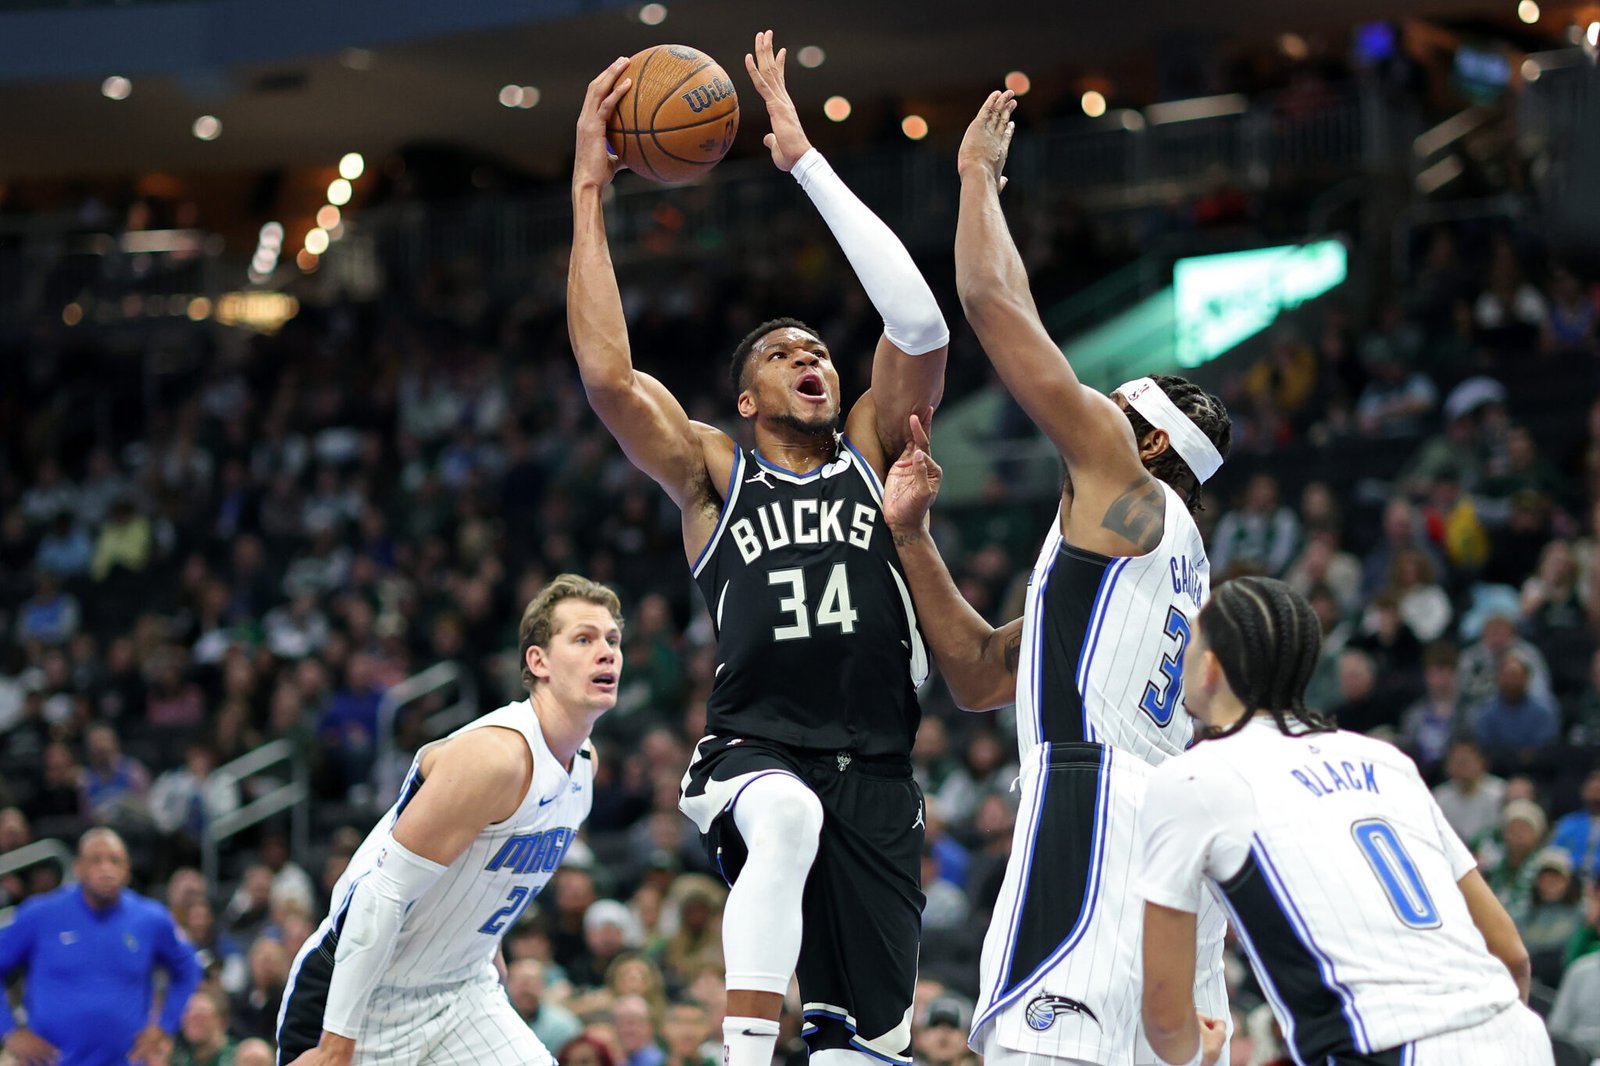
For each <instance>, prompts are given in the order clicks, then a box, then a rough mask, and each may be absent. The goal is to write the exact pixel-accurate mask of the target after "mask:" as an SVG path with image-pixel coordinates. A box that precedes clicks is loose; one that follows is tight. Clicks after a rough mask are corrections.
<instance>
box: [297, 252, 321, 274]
mask: <svg viewBox="0 0 1600 1066" xmlns="http://www.w3.org/2000/svg"><path fill="white" fill-rule="evenodd" d="M294 262H295V266H298V267H299V268H300V269H301V271H302V272H304V273H306V274H310V273H311V272H312V271H314V270H316V269H317V265H318V264H319V263H321V262H322V260H321V259H319V258H317V257H316V256H314V255H312V254H311V253H310V252H308V251H306V250H305V249H304V248H302V249H300V250H299V251H298V252H296V253H295V256H294Z"/></svg>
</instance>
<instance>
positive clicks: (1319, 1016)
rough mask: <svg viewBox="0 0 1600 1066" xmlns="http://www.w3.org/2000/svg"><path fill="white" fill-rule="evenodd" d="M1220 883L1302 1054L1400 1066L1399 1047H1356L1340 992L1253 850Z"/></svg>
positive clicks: (1328, 1060) (1302, 1056)
mask: <svg viewBox="0 0 1600 1066" xmlns="http://www.w3.org/2000/svg"><path fill="white" fill-rule="evenodd" d="M1220 887H1221V889H1222V894H1223V895H1224V896H1226V897H1227V900H1228V906H1229V908H1230V909H1231V910H1232V911H1233V915H1234V918H1235V920H1236V923H1237V924H1238V925H1239V926H1240V927H1241V931H1242V933H1243V934H1244V935H1245V937H1246V938H1247V939H1248V941H1249V946H1250V950H1251V955H1252V956H1253V957H1254V958H1255V959H1256V960H1257V962H1258V963H1259V965H1260V966H1261V968H1262V969H1263V970H1265V971H1266V973H1265V974H1264V975H1258V976H1261V977H1264V978H1265V979H1266V981H1270V982H1271V983H1272V985H1273V987H1274V988H1276V989H1277V993H1278V998H1279V1001H1280V1002H1281V1003H1282V1005H1283V1008H1284V1009H1285V1010H1286V1011H1288V1013H1289V1016H1290V1018H1291V1019H1292V1020H1293V1022H1294V1044H1295V1048H1296V1050H1297V1051H1298V1052H1299V1057H1300V1059H1301V1060H1302V1061H1305V1062H1316V1063H1329V1064H1334V1063H1337V1064H1340V1066H1345V1064H1349V1066H1355V1064H1357V1063H1361V1064H1374V1066H1378V1064H1385V1066H1387V1064H1395V1066H1398V1063H1399V1062H1400V1058H1399V1056H1400V1055H1401V1053H1402V1051H1401V1050H1400V1049H1396V1050H1395V1051H1391V1052H1384V1053H1382V1054H1379V1055H1376V1056H1364V1055H1363V1054H1362V1053H1361V1052H1360V1051H1359V1050H1358V1049H1357V1046H1356V1039H1355V1034H1354V1033H1353V1032H1352V1027H1351V1022H1350V1019H1349V1018H1348V1017H1346V1016H1345V1013H1344V1004H1343V1002H1342V1001H1341V999H1340V998H1339V993H1338V992H1337V991H1336V990H1335V989H1333V988H1330V987H1328V984H1327V982H1325V981H1324V980H1323V978H1322V969H1321V967H1320V966H1319V965H1318V963H1317V958H1316V956H1315V955H1314V954H1313V953H1312V951H1311V948H1310V947H1309V946H1307V945H1306V944H1305V942H1304V941H1302V940H1301V939H1300V934H1299V933H1298V932H1297V931H1296V929H1295V925H1294V922H1293V921H1292V920H1291V918H1290V917H1289V914H1288V913H1287V911H1286V909H1285V908H1286V904H1285V903H1284V902H1283V901H1280V900H1279V899H1278V897H1277V894H1276V893H1274V892H1273V890H1272V885H1271V884H1270V883H1269V882H1268V880H1267V878H1266V875H1265V874H1263V873H1262V871H1261V866H1260V860H1259V859H1258V857H1257V855H1256V853H1255V852H1254V851H1253V850H1252V851H1251V852H1250V857H1249V858H1248V859H1246V860H1245V864H1244V866H1243V868H1242V869H1240V871H1239V872H1238V873H1237V874H1235V875H1234V876H1233V877H1232V878H1231V879H1230V880H1228V881H1227V882H1225V883H1224V884H1222V885H1221V886H1220Z"/></svg>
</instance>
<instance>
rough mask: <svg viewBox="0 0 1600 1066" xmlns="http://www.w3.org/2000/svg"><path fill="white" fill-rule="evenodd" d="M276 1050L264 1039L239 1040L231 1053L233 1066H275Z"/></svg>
mask: <svg viewBox="0 0 1600 1066" xmlns="http://www.w3.org/2000/svg"><path fill="white" fill-rule="evenodd" d="M277 1057H278V1056H277V1052H275V1051H273V1049H272V1044H271V1043H270V1042H269V1041H267V1040H266V1039H262V1038H256V1037H252V1038H251V1039H249V1040H241V1041H240V1042H239V1047H238V1049H237V1050H236V1051H235V1052H234V1054H233V1066H276V1063H277Z"/></svg>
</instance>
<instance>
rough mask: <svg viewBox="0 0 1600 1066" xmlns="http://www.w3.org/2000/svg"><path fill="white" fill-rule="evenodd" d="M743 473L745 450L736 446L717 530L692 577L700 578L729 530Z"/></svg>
mask: <svg viewBox="0 0 1600 1066" xmlns="http://www.w3.org/2000/svg"><path fill="white" fill-rule="evenodd" d="M743 472H744V449H742V448H739V447H737V446H736V447H735V448H734V449H733V470H732V472H731V473H729V474H728V488H727V491H726V492H724V493H723V494H722V509H721V510H720V511H718V512H717V525H716V528H714V529H713V530H712V531H711V539H710V540H708V541H706V546H705V547H704V548H701V549H700V554H699V555H697V556H695V560H694V563H693V565H691V566H690V567H689V573H690V576H692V577H699V576H700V567H701V566H702V565H703V564H704V563H705V561H706V557H707V556H709V555H710V554H711V549H712V548H714V547H716V546H717V541H719V540H721V539H722V531H723V530H725V529H727V528H728V516H729V515H731V514H732V513H733V501H734V498H735V497H737V496H738V495H739V475H740V474H741V473H743Z"/></svg>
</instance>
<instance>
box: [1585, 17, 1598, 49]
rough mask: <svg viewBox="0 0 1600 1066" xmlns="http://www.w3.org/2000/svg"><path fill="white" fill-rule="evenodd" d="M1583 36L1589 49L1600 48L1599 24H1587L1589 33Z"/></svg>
mask: <svg viewBox="0 0 1600 1066" xmlns="http://www.w3.org/2000/svg"><path fill="white" fill-rule="evenodd" d="M1584 36H1585V38H1586V39H1587V40H1588V42H1589V47H1590V48H1600V22H1591V23H1589V32H1588V33H1587V34H1585V35H1584Z"/></svg>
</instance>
